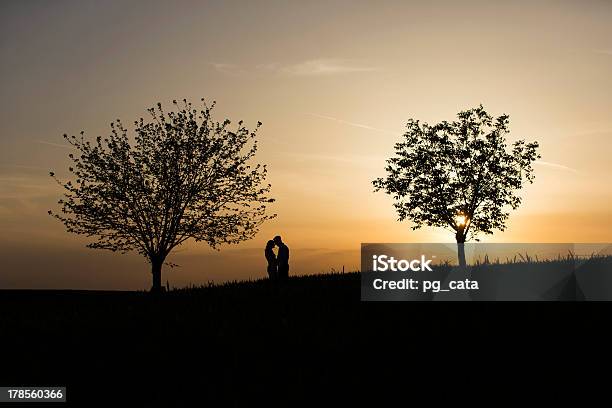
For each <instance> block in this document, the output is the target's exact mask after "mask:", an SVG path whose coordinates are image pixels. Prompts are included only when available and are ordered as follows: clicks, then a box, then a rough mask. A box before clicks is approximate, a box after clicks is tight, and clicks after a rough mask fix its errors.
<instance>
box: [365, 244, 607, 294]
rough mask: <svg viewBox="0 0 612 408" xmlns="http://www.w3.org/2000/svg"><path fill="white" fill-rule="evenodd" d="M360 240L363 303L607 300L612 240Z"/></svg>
mask: <svg viewBox="0 0 612 408" xmlns="http://www.w3.org/2000/svg"><path fill="white" fill-rule="evenodd" d="M458 249H459V248H458V246H457V244H436V243H431V244H430V243H427V244H384V243H372V244H362V245H361V271H362V273H361V300H364V301H415V300H416V301H430V300H443V301H472V300H484V301H495V300H503V301H591V300H592V301H610V300H612V244H533V243H528V244H514V243H513V244H481V243H470V244H464V248H463V249H464V252H465V261H466V265H465V266H459V262H458V259H459V256H458V253H459V251H458Z"/></svg>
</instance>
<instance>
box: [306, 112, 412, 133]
mask: <svg viewBox="0 0 612 408" xmlns="http://www.w3.org/2000/svg"><path fill="white" fill-rule="evenodd" d="M306 115H309V116H314V117H315V118H321V119H327V120H333V121H334V122H338V123H342V124H343V125H347V126H353V127H357V128H360V129H367V130H373V131H374V132H380V133H386V134H389V135H394V136H397V135H398V134H401V132H400V131H398V132H393V131H391V130H386V129H380V128H376V127H373V126H368V125H364V124H362V123H355V122H349V121H347V120H343V119H338V118H334V117H332V116H326V115H320V114H318V113H311V112H306Z"/></svg>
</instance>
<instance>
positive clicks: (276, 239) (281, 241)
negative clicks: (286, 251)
mask: <svg viewBox="0 0 612 408" xmlns="http://www.w3.org/2000/svg"><path fill="white" fill-rule="evenodd" d="M274 243H275V244H276V245H280V244H282V243H283V240H282V239H281V237H280V235H277V236H275V237H274Z"/></svg>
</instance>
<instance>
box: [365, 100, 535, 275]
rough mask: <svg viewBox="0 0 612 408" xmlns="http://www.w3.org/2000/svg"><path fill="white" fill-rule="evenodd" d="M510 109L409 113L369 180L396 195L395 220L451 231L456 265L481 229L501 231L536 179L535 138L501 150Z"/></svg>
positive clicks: (504, 146) (491, 231)
mask: <svg viewBox="0 0 612 408" xmlns="http://www.w3.org/2000/svg"><path fill="white" fill-rule="evenodd" d="M508 124H509V120H508V115H502V116H499V117H497V118H493V117H492V116H491V115H489V114H488V113H487V112H486V111H485V109H484V108H483V107H482V105H480V106H479V107H477V108H474V109H469V110H466V111H463V112H459V113H458V114H457V120H456V121H453V122H446V121H443V122H441V123H438V124H435V125H429V124H427V123H421V122H419V121H418V120H413V119H410V120H409V121H408V123H407V125H406V127H407V131H406V133H404V135H403V140H402V141H401V142H399V143H397V144H396V145H395V156H394V157H392V158H391V159H389V160H387V167H386V168H385V170H386V172H387V177H386V178H378V179H376V180H374V181H373V184H374V188H375V191H381V190H382V191H384V192H385V193H387V194H389V195H391V196H392V197H393V199H394V201H395V203H394V207H395V209H396V210H397V214H398V216H399V221H403V220H405V219H408V220H410V221H411V222H412V224H413V226H412V229H413V230H416V229H418V228H421V227H422V226H424V225H426V226H430V227H443V228H447V229H450V230H451V231H453V232H454V234H455V239H456V241H457V248H458V258H459V265H461V266H465V265H466V262H465V248H464V243H465V242H466V241H468V240H470V239H472V238H474V239H476V240H478V239H477V238H476V237H477V235H478V234H479V233H484V234H492V233H493V230H495V229H497V230H501V231H503V230H504V229H505V222H506V220H507V219H508V216H509V209H513V210H514V209H517V208H518V206H519V205H520V203H521V197H519V196H518V195H517V194H516V193H517V191H518V190H520V189H521V188H522V186H523V184H524V182H525V181H527V182H529V183H532V182H533V180H534V175H533V168H532V163H533V162H534V161H535V160H536V159H538V158H540V155H539V154H538V153H537V148H538V143H537V142H532V143H525V141H524V140H518V141H516V142H514V143H513V144H512V147H511V149H508V148H507V145H506V135H507V134H508V132H509V130H508Z"/></svg>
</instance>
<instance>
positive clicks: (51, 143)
mask: <svg viewBox="0 0 612 408" xmlns="http://www.w3.org/2000/svg"><path fill="white" fill-rule="evenodd" d="M36 143H40V144H44V145H47V146H53V147H63V148H64V149H74V147H73V146H70V145H69V144H61V143H53V142H47V141H46V140H36Z"/></svg>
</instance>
